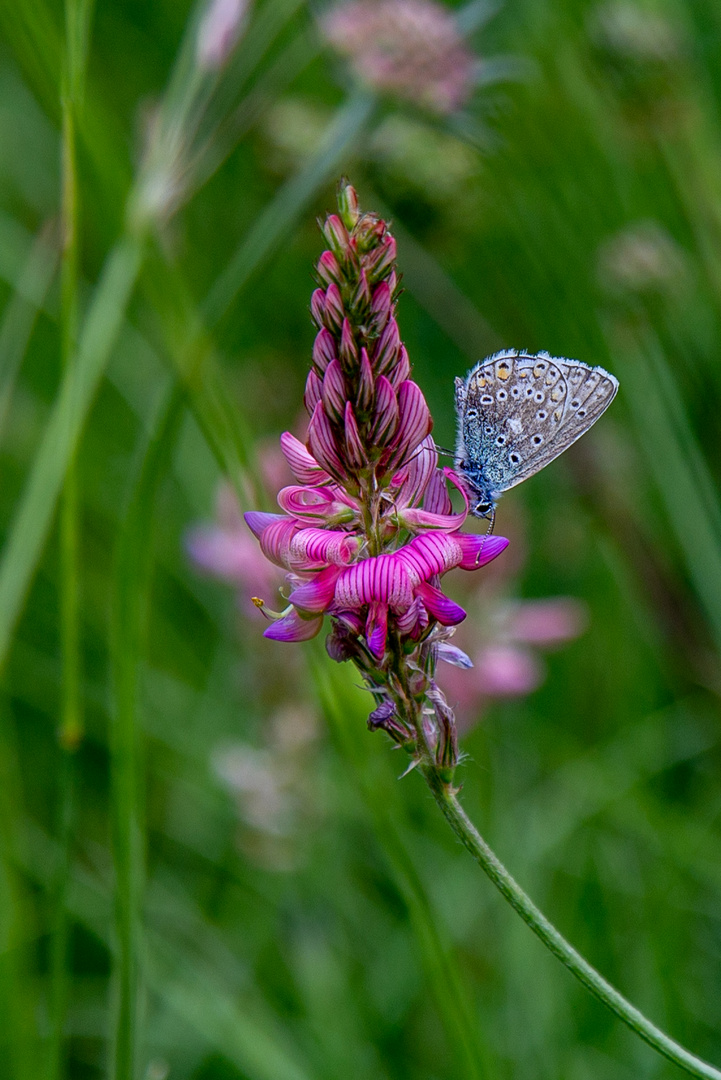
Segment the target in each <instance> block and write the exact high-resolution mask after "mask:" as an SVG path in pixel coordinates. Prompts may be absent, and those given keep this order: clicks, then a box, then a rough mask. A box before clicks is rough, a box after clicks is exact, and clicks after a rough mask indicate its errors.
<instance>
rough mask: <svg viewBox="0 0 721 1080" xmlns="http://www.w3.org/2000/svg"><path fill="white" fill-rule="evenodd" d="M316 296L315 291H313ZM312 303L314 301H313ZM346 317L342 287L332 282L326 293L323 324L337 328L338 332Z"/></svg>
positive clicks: (332, 328)
mask: <svg viewBox="0 0 721 1080" xmlns="http://www.w3.org/2000/svg"><path fill="white" fill-rule="evenodd" d="M313 295H314V296H315V293H313ZM311 305H312V301H311ZM344 318H345V312H344V310H343V298H342V296H341V294H340V289H339V288H338V286H337V285H336V284H335V282H332V283H331V284H330V285H329V286H328V288H327V289H326V293H325V309H324V319H323V325H324V326H326V327H327V328H328V329H329V330H331V331H333V330H335V331H336V333H337V332H338V331H339V330H340V328H341V327H342V325H343V319H344Z"/></svg>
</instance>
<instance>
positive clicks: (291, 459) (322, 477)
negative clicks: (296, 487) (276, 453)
mask: <svg viewBox="0 0 721 1080" xmlns="http://www.w3.org/2000/svg"><path fill="white" fill-rule="evenodd" d="M280 448H281V450H282V451H283V455H284V457H285V460H286V461H287V462H288V464H289V465H290V470H291V472H292V473H293V476H294V477H295V478H296V480H297V481H298V483H300V484H327V483H330V476H329V475H328V473H327V472H326V471H325V469H321V467H320V465H319V464H318V462H317V461H316V460H315V458H314V457H313V455H312V454H309V453H308V450H307V449H306V447H305V446H304V445H303V443H302V442H301V441H300V439H296V437H295V435H291V433H290V432H289V431H284V432H283V434H282V435H281V437H280ZM256 535H257V534H256Z"/></svg>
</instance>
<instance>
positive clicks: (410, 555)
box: [396, 532, 463, 582]
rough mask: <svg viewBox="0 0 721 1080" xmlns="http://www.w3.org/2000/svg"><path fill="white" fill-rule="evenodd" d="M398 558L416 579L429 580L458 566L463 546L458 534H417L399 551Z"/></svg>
mask: <svg viewBox="0 0 721 1080" xmlns="http://www.w3.org/2000/svg"><path fill="white" fill-rule="evenodd" d="M396 558H398V559H400V560H401V561H402V562H403V564H404V565H405V566H406V567H407V569H408V573H409V574H410V575H411V578H412V579H413V580H414V581H416V582H421V581H428V580H429V578H432V577H435V575H436V574H444V573H445V572H446V570H452V569H453V567H454V566H458V565H459V563H460V562H461V559H462V558H463V548H462V546H461V545H460V544H459V543H458V534H453V533H444V532H429V533H423V534H422V535H421V536H416V537H415V538H414V539H413V540H411V542H410V543H409V544H406V545H405V547H403V548H401V549H400V551H399V552H397V554H396Z"/></svg>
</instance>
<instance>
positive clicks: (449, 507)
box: [423, 436, 453, 514]
mask: <svg viewBox="0 0 721 1080" xmlns="http://www.w3.org/2000/svg"><path fill="white" fill-rule="evenodd" d="M429 438H430V436H429ZM423 509H424V510H427V511H428V512H429V513H431V514H451V513H452V512H453V504H452V503H451V497H450V495H449V494H448V487H447V485H446V478H445V476H444V475H443V472H442V470H441V469H436V470H435V472H434V473H433V476H432V477H431V479H430V481H429V482H428V487H427V488H426V492H425V495H424V496H423Z"/></svg>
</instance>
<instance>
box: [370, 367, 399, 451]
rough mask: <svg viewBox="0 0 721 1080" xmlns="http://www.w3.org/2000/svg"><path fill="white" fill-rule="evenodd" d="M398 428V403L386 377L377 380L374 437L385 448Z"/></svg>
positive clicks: (382, 376)
mask: <svg viewBox="0 0 721 1080" xmlns="http://www.w3.org/2000/svg"><path fill="white" fill-rule="evenodd" d="M397 427H398V402H397V400H396V394H395V390H394V389H393V387H392V386H391V384H390V382H389V381H388V379H387V378H386V377H385V375H380V376H379V377H378V378H377V379H376V407H375V412H374V415H373V427H372V437H373V439H374V441H375V442H377V443H379V444H380V445H381V446H384V445H385V444H386V443H387V442H388V441H389V440H390V439H391V438H392V437H393V435H394V434H395V432H396V428H397Z"/></svg>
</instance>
